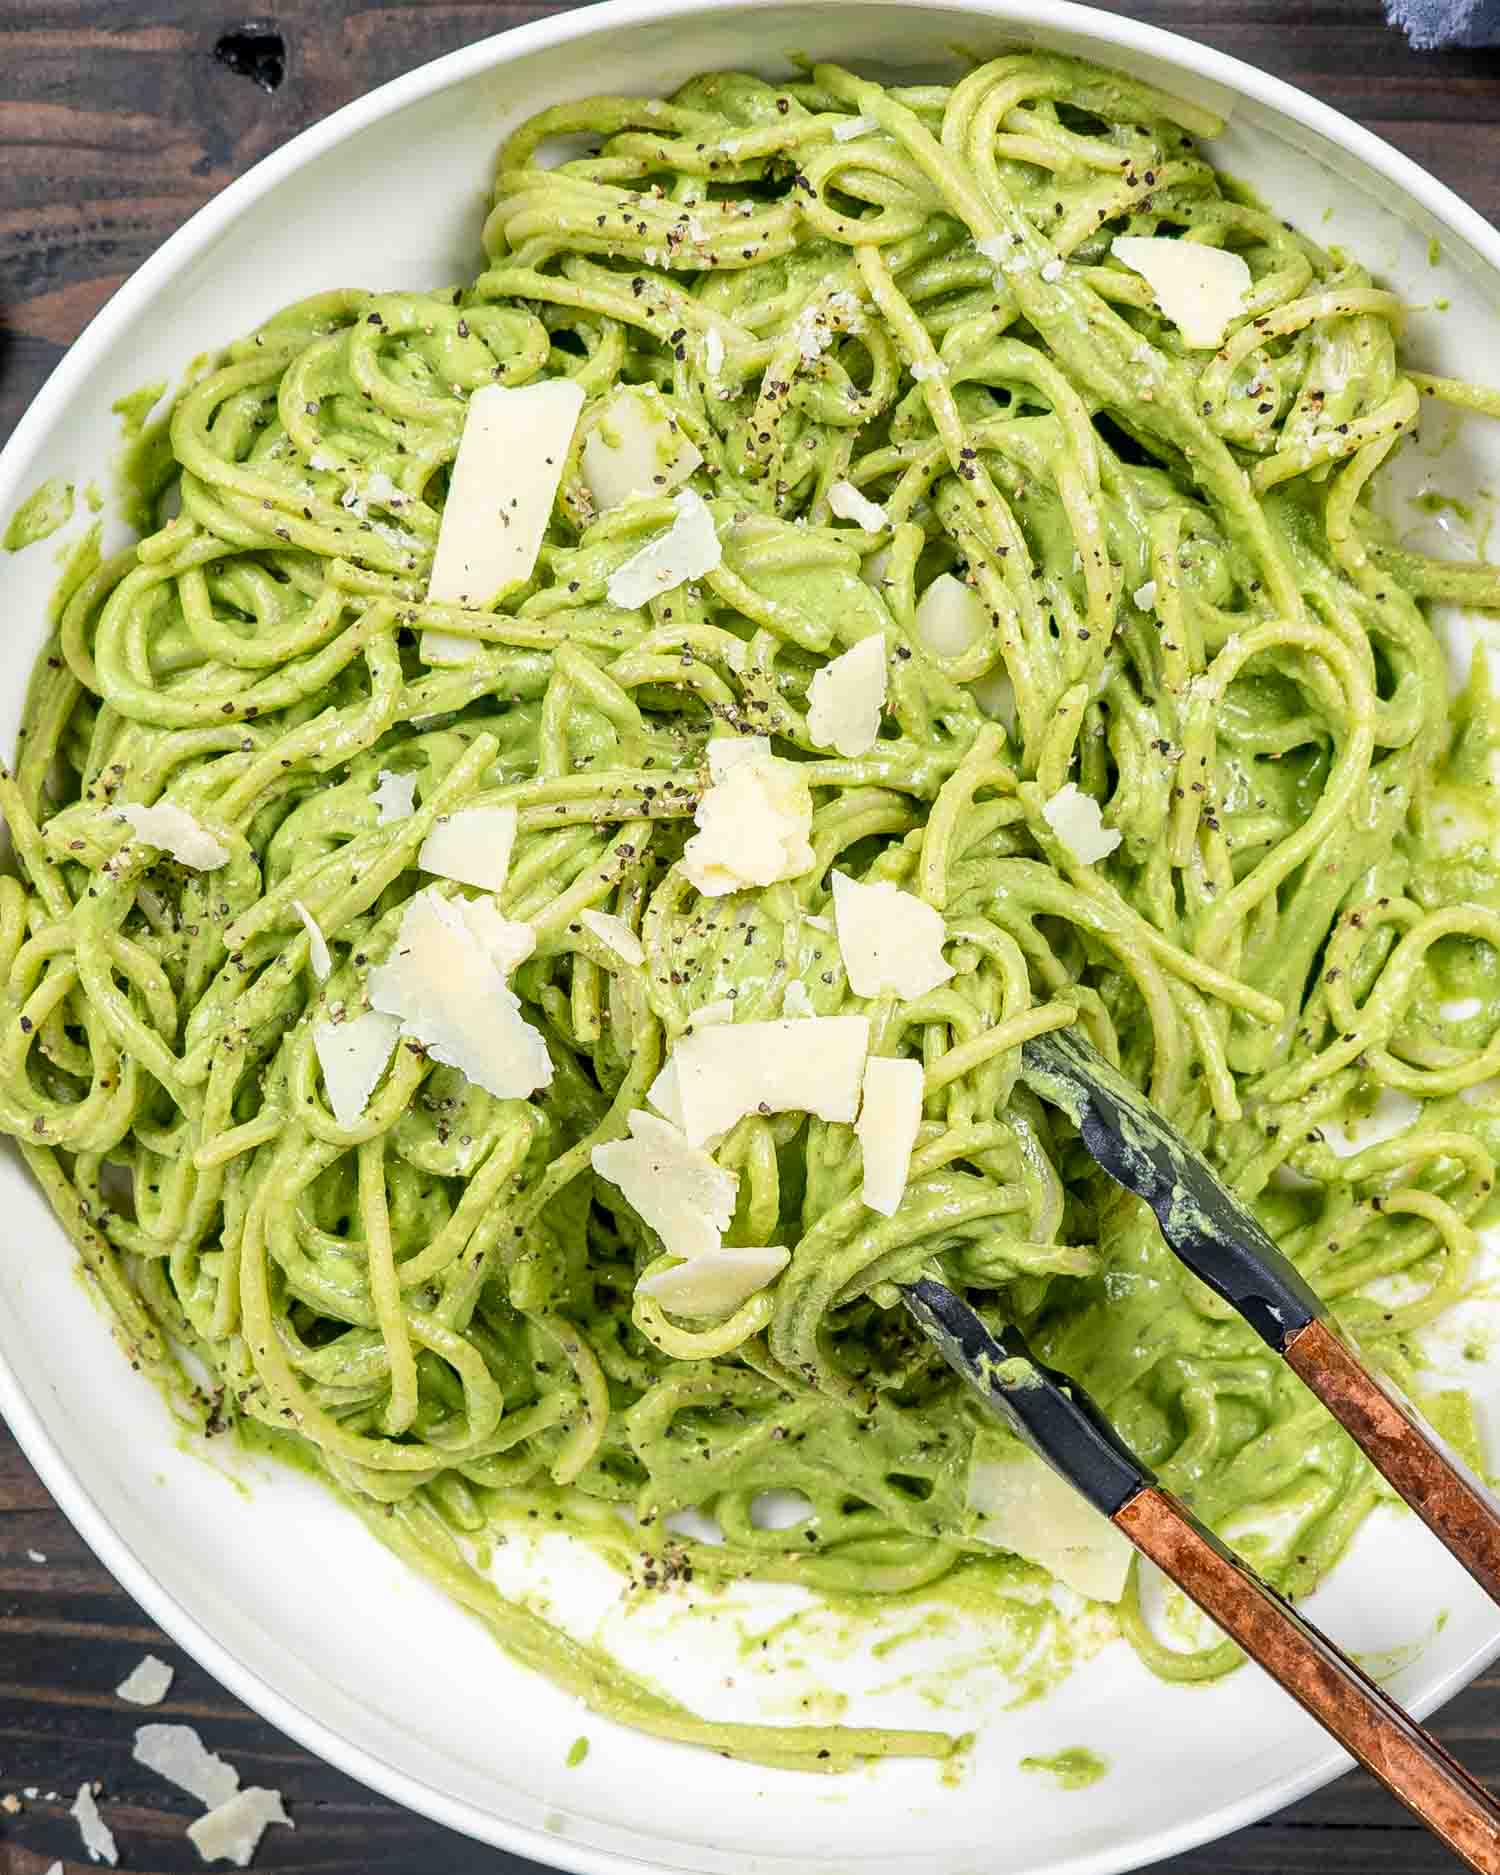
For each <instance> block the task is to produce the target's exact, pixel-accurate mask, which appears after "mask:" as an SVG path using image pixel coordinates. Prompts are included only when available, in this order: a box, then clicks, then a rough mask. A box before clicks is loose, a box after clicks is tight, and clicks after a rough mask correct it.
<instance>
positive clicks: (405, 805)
mask: <svg viewBox="0 0 1500 1875" xmlns="http://www.w3.org/2000/svg"><path fill="white" fill-rule="evenodd" d="M465 642H466V643H472V640H465ZM416 796H417V778H416V776H415V775H397V774H393V773H392V772H391V770H390V769H388V768H382V769H381V771H380V773H379V775H378V776H377V777H376V780H375V790H374V792H373V793H372V794H371V796H370V799H371V800H372V801H373V802H374V803H375V825H376V826H377V827H390V826H394V825H395V823H396V822H397V821H398V820H410V819H411V817H412V814H413V813H414V811H415V809H416V804H417V803H416Z"/></svg>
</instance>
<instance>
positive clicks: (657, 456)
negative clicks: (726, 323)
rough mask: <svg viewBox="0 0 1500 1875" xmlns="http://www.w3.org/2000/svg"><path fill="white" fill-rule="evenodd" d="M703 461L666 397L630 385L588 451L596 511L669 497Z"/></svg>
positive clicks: (613, 402) (586, 472) (606, 411)
mask: <svg viewBox="0 0 1500 1875" xmlns="http://www.w3.org/2000/svg"><path fill="white" fill-rule="evenodd" d="M721 342H722V341H721ZM702 461H703V458H702V456H701V455H700V454H699V453H698V451H697V450H696V449H695V448H694V447H693V445H692V444H691V443H690V442H689V441H688V439H687V438H686V437H685V436H684V435H683V434H682V432H681V430H680V429H679V428H678V426H677V423H676V421H675V420H674V418H673V417H672V416H671V414H670V412H669V411H668V408H667V405H666V403H665V401H664V400H663V398H662V395H661V393H660V392H659V391H657V390H654V389H652V388H650V387H648V386H644V385H629V386H626V387H625V388H623V389H621V390H618V391H616V392H615V393H614V395H613V396H611V397H609V398H606V400H605V401H604V403H603V404H602V405H601V406H600V409H599V420H598V422H597V423H596V424H595V425H594V427H593V429H591V430H590V431H589V433H588V437H587V439H586V440H585V442H584V445H583V479H584V481H585V482H586V483H587V484H588V490H589V493H590V494H591V495H592V496H593V497H594V505H595V507H597V508H600V509H606V508H617V507H618V506H619V505H620V503H621V502H622V501H629V500H630V499H631V497H632V496H634V495H662V494H665V493H666V491H667V490H668V489H669V488H675V487H676V486H677V484H678V483H679V482H685V481H686V480H687V478H688V477H689V476H690V475H691V474H692V473H693V471H694V469H696V468H698V467H699V465H700V464H701V463H702Z"/></svg>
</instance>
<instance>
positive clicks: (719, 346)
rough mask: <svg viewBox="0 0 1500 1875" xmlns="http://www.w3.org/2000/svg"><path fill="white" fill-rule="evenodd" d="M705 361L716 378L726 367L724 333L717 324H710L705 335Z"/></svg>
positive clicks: (711, 375)
mask: <svg viewBox="0 0 1500 1875" xmlns="http://www.w3.org/2000/svg"><path fill="white" fill-rule="evenodd" d="M703 363H704V365H705V366H706V368H707V370H708V375H709V376H710V377H711V378H714V379H717V378H718V375H719V373H720V372H721V371H722V370H723V369H724V335H723V334H722V333H721V332H720V331H719V328H718V327H717V326H710V327H709V328H708V330H707V331H706V332H705V333H704V335H703Z"/></svg>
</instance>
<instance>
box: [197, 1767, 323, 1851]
mask: <svg viewBox="0 0 1500 1875" xmlns="http://www.w3.org/2000/svg"><path fill="white" fill-rule="evenodd" d="M271 1823H284V1824H285V1825H286V1827H287V1828H288V1829H295V1828H296V1825H295V1824H294V1823H293V1821H292V1819H291V1818H290V1817H289V1816H288V1815H287V1813H286V1811H285V1809H283V1807H282V1802H281V1792H280V1791H279V1790H265V1789H263V1788H262V1787H261V1786H260V1785H259V1784H252V1785H251V1786H250V1788H249V1789H248V1790H242V1791H241V1792H240V1793H239V1795H238V1796H236V1797H231V1798H230V1799H229V1801H228V1802H227V1803H221V1804H219V1805H218V1806H217V1808H215V1809H213V1810H210V1811H209V1813H208V1815H207V1816H200V1817H199V1818H198V1820H197V1822H196V1823H189V1825H188V1832H187V1833H188V1841H189V1842H190V1843H191V1844H192V1845H193V1847H194V1848H195V1849H196V1850H197V1851H198V1854H199V1855H200V1856H201V1857H202V1858H203V1860H204V1861H205V1862H233V1863H234V1865H235V1867H236V1868H248V1867H249V1866H250V1859H251V1857H252V1856H253V1855H254V1854H255V1851H256V1850H257V1849H258V1848H259V1847H260V1839H261V1837H262V1836H263V1835H264V1834H265V1831H266V1828H267V1826H268V1825H269V1824H271Z"/></svg>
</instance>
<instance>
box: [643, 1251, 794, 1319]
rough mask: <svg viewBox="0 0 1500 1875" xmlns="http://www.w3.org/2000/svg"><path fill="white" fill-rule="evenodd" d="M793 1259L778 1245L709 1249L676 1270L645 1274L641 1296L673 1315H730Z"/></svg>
mask: <svg viewBox="0 0 1500 1875" xmlns="http://www.w3.org/2000/svg"><path fill="white" fill-rule="evenodd" d="M791 1260H792V1257H791V1252H790V1251H789V1250H784V1249H782V1248H781V1246H780V1245H776V1246H774V1247H772V1248H770V1249H766V1250H750V1249H731V1250H710V1251H709V1252H708V1253H707V1254H706V1255H705V1256H696V1257H694V1258H692V1260H691V1261H690V1262H686V1263H679V1264H677V1265H676V1266H675V1268H673V1269H669V1270H658V1271H657V1272H656V1273H655V1275H652V1276H643V1277H642V1278H641V1279H640V1281H639V1282H638V1283H637V1284H636V1293H637V1294H638V1295H643V1296H650V1297H651V1299H652V1301H653V1302H658V1303H660V1304H661V1306H662V1307H663V1308H664V1309H670V1310H671V1311H672V1313H673V1314H674V1315H697V1316H709V1315H731V1314H733V1312H734V1311H735V1310H736V1309H737V1308H739V1307H740V1305H741V1304H742V1303H744V1302H748V1301H749V1300H750V1298H751V1296H753V1295H755V1294H757V1293H758V1292H759V1291H760V1290H762V1289H764V1288H765V1287H766V1285H767V1283H772V1282H775V1280H776V1278H777V1277H778V1276H779V1275H780V1274H781V1272H782V1271H783V1270H784V1269H785V1268H786V1266H787V1264H788V1263H790V1262H791Z"/></svg>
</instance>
